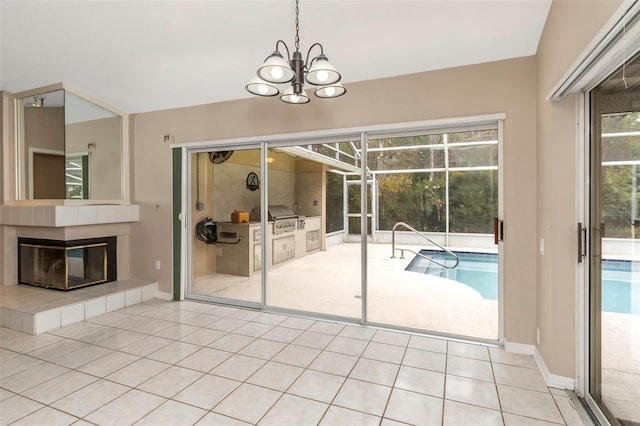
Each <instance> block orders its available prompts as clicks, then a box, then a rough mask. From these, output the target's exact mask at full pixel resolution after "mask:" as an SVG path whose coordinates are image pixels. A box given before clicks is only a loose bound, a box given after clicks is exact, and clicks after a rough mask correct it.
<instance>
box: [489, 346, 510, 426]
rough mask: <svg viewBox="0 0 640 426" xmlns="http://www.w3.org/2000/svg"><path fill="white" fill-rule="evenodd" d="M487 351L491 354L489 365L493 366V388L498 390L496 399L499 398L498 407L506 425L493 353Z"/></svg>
mask: <svg viewBox="0 0 640 426" xmlns="http://www.w3.org/2000/svg"><path fill="white" fill-rule="evenodd" d="M487 351H488V352H489V365H490V366H491V377H493V386H494V388H495V390H496V397H497V398H498V407H500V418H501V419H502V424H506V422H505V420H504V411H503V409H502V399H500V392H499V391H498V382H497V381H496V372H495V370H494V369H493V361H492V356H491V351H490V350H488V349H487Z"/></svg>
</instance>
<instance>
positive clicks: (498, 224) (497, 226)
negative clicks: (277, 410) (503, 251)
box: [493, 217, 504, 245]
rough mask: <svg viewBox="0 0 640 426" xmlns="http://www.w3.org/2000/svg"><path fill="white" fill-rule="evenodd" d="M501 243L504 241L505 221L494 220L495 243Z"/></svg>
mask: <svg viewBox="0 0 640 426" xmlns="http://www.w3.org/2000/svg"><path fill="white" fill-rule="evenodd" d="M500 241H504V220H500V219H499V218H497V217H495V218H493V243H494V244H496V245H497V244H498V243H499V242H500Z"/></svg>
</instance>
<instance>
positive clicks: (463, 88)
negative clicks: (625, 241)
mask: <svg viewBox="0 0 640 426" xmlns="http://www.w3.org/2000/svg"><path fill="white" fill-rule="evenodd" d="M535 73H536V66H535V58H534V57H526V58H519V59H512V60H507V61H499V62H492V63H486V64H480V65H473V66H466V67H459V68H451V69H445V70H439V71H433V72H426V73H419V74H412V75H407V76H400V77H393V78H387V79H380V80H372V81H366V82H360V83H353V84H349V85H348V90H349V92H348V93H347V95H346V96H343V97H341V98H338V99H333V100H320V99H313V100H312V102H311V103H309V104H307V105H302V106H300V105H298V106H294V105H286V104H284V103H282V102H279V101H278V100H276V99H263V98H251V99H243V100H237V101H231V102H223V103H217V104H209V105H202V106H196V107H190V108H181V109H173V110H165V111H156V112H150V113H143V114H135V115H132V116H131V135H132V159H133V160H132V161H133V163H132V171H133V177H132V181H133V191H132V195H133V202H135V203H138V204H140V222H139V223H137V224H134V225H132V236H131V237H132V238H131V242H132V246H131V249H132V250H131V252H132V253H135V255H134V256H133V258H132V265H131V266H132V268H131V273H132V276H137V277H140V278H148V279H154V280H156V279H157V280H158V284H159V291H161V292H166V293H170V292H171V288H172V287H171V280H172V271H171V259H172V236H171V224H172V217H171V187H172V181H171V150H170V148H169V146H168V144H166V143H163V136H164V135H165V134H172V135H174V137H175V141H176V142H178V143H180V142H188V141H200V140H216V139H223V138H235V137H243V136H258V135H269V134H279V133H291V132H300V131H309V130H324V129H334V128H345V127H355V126H366V125H373V124H384V123H397V122H406V121H417V120H429V119H439V118H449V117H462V116H471V115H479V114H488V113H506V114H507V119H506V121H505V146H504V155H505V161H504V165H505V167H504V172H505V184H504V195H505V197H504V198H505V214H504V218H505V221H506V235H507V241H506V243H505V247H506V256H505V261H506V276H505V283H506V327H505V328H506V330H505V331H506V336H507V339H508V340H509V341H512V342H518V343H528V344H533V343H534V340H535V314H536V306H535V299H536V266H535V262H533V261H532V259H535V256H536V230H535V223H536V214H535V212H536V198H535V196H534V194H535V193H536V179H535V175H536V169H535V158H536V149H535V141H536V125H535V113H536V111H535ZM523 194H530V196H526V197H523V196H522V195H523ZM156 259H157V260H161V263H162V265H163V267H162V269H161V270H160V271H159V272H156V271H155V270H154V260H156Z"/></svg>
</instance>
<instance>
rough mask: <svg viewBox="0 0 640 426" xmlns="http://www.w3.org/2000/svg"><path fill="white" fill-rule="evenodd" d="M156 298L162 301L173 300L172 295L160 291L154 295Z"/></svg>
mask: <svg viewBox="0 0 640 426" xmlns="http://www.w3.org/2000/svg"><path fill="white" fill-rule="evenodd" d="M156 297H157V298H158V299H163V300H173V294H171V293H164V292H162V291H159V292H157V293H156Z"/></svg>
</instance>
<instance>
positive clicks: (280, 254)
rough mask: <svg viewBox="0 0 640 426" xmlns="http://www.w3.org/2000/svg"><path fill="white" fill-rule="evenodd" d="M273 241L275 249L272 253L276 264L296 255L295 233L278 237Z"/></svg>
mask: <svg viewBox="0 0 640 426" xmlns="http://www.w3.org/2000/svg"><path fill="white" fill-rule="evenodd" d="M272 241H273V250H272V252H271V253H272V257H273V264H274V265H276V264H278V263H280V262H284V261H285V260H289V259H293V258H295V257H296V240H295V235H291V236H288V237H281V238H277V239H275V240H272Z"/></svg>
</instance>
